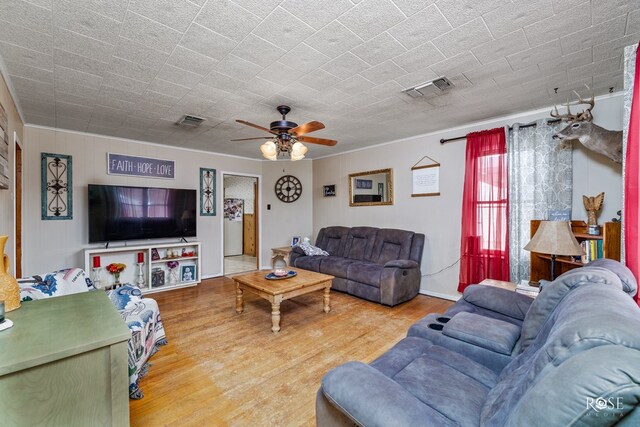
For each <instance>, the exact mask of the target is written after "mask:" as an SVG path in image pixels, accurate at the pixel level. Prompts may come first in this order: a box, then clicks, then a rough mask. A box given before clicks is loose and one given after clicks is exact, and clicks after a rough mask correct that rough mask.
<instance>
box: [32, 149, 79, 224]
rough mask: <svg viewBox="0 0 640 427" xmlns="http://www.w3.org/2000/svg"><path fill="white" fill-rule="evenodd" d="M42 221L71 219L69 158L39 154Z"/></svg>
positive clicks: (62, 155)
mask: <svg viewBox="0 0 640 427" xmlns="http://www.w3.org/2000/svg"><path fill="white" fill-rule="evenodd" d="M40 161H41V174H42V175H41V176H42V199H41V204H42V219H43V220H50V219H73V180H72V161H71V156H67V155H64V154H52V153H41V155H40Z"/></svg>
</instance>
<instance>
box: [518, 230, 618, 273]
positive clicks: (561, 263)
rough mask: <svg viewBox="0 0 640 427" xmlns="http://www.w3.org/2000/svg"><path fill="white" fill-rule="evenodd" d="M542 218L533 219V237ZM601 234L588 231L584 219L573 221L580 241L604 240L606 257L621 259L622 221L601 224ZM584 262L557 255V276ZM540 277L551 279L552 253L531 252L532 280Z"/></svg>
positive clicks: (576, 235) (603, 246)
mask: <svg viewBox="0 0 640 427" xmlns="http://www.w3.org/2000/svg"><path fill="white" fill-rule="evenodd" d="M539 226H540V220H533V221H531V237H533V235H534V234H536V231H538V227H539ZM601 227H602V228H601V234H600V235H599V236H594V235H591V234H588V233H587V228H588V227H587V224H586V223H585V222H584V221H571V230H572V231H573V234H574V236H575V237H576V240H578V242H582V241H583V240H602V254H603V257H604V258H609V259H615V260H616V261H620V233H621V230H620V223H619V222H605V223H604V224H603V225H602V226H601ZM583 265H584V264H583V263H582V262H580V261H576V260H575V259H574V258H573V257H567V256H557V257H556V268H555V269H556V271H555V273H556V277H558V276H559V275H560V274H562V273H565V272H567V271H569V270H573V269H574V268H578V267H582V266H583ZM540 279H544V280H551V255H546V254H540V253H536V252H531V278H530V281H531V282H538V281H539V280H540Z"/></svg>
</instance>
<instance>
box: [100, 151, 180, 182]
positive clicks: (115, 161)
mask: <svg viewBox="0 0 640 427" xmlns="http://www.w3.org/2000/svg"><path fill="white" fill-rule="evenodd" d="M107 173H108V174H109V175H128V176H144V177H148V178H165V179H174V178H175V162H174V161H173V160H162V159H150V158H147V157H137V156H128V155H126V154H115V153H108V154H107Z"/></svg>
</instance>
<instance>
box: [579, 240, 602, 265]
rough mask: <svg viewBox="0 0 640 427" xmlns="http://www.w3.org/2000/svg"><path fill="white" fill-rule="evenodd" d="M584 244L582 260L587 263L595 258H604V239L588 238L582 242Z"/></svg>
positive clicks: (581, 244)
mask: <svg viewBox="0 0 640 427" xmlns="http://www.w3.org/2000/svg"><path fill="white" fill-rule="evenodd" d="M580 246H582V259H581V261H582V262H583V263H584V264H586V263H588V262H591V261H593V260H596V259H599V258H602V257H603V255H602V240H601V239H598V240H596V239H587V240H583V241H582V242H580Z"/></svg>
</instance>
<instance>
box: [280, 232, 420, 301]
mask: <svg viewBox="0 0 640 427" xmlns="http://www.w3.org/2000/svg"><path fill="white" fill-rule="evenodd" d="M316 246H318V247H320V248H322V249H323V250H325V251H327V252H328V253H329V256H318V255H316V256H307V255H305V253H304V251H303V250H302V249H301V248H300V247H297V246H296V247H294V248H293V250H292V251H291V255H290V261H289V262H290V264H291V265H292V266H294V267H297V268H302V269H305V270H311V271H316V272H319V273H325V274H330V275H332V276H334V277H335V279H334V280H333V285H332V289H334V290H338V291H341V292H347V293H349V294H351V295H355V296H358V297H360V298H364V299H366V300H369V301H375V302H378V303H381V304H385V305H389V306H394V305H397V304H400V303H402V302H405V301H408V300H410V299H412V298H413V297H415V296H416V295H418V291H419V290H420V277H421V274H420V263H421V261H422V250H423V248H424V234H419V233H414V232H412V231H406V230H396V229H387V228H375V227H340V226H334V227H325V228H322V229H321V230H320V231H319V232H318V237H317V238H316Z"/></svg>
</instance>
